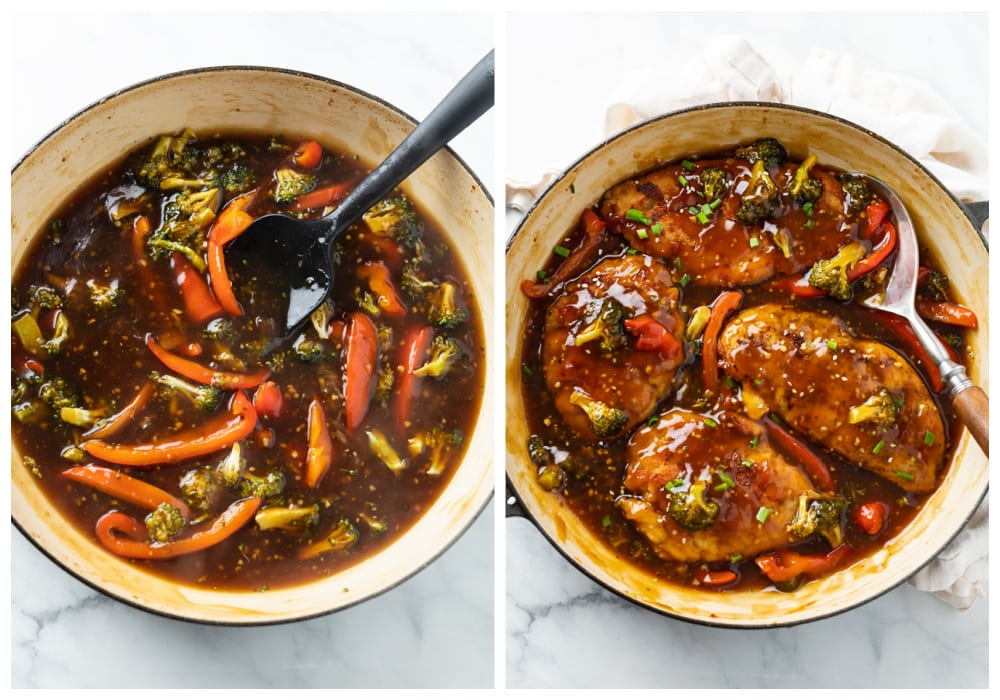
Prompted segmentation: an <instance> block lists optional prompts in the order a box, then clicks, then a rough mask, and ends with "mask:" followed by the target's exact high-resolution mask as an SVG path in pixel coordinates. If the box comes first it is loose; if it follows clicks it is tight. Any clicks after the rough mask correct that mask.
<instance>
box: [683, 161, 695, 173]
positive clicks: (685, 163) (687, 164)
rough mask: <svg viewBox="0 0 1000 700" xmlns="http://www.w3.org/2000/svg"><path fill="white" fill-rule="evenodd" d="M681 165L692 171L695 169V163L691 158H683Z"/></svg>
mask: <svg viewBox="0 0 1000 700" xmlns="http://www.w3.org/2000/svg"><path fill="white" fill-rule="evenodd" d="M681 167H682V168H684V169H685V170H687V171H689V172H690V171H691V170H694V163H692V162H691V161H689V160H682V161H681Z"/></svg>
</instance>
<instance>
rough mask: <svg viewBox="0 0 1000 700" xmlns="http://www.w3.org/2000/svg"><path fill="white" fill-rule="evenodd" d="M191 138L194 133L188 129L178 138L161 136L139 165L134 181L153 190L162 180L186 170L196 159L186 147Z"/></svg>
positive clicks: (191, 150)
mask: <svg viewBox="0 0 1000 700" xmlns="http://www.w3.org/2000/svg"><path fill="white" fill-rule="evenodd" d="M193 138H194V132H193V131H191V130H190V129H185V130H184V131H183V132H182V133H181V134H180V135H178V136H161V137H160V138H159V139H157V141H156V143H155V144H154V145H153V148H152V150H151V151H150V152H149V154H148V155H147V156H146V157H145V159H144V160H143V161H142V162H140V163H139V165H138V168H137V169H136V173H135V175H136V180H138V181H139V183H141V184H143V185H145V186H147V187H154V188H155V187H159V186H160V181H161V180H162V179H163V178H165V177H170V176H173V175H179V174H181V173H183V172H185V171H186V170H188V169H189V168H190V167H191V166H192V164H193V163H194V161H195V159H196V154H195V153H194V152H193V149H189V148H188V147H187V146H188V143H189V142H190V141H191V140H192V139H193Z"/></svg>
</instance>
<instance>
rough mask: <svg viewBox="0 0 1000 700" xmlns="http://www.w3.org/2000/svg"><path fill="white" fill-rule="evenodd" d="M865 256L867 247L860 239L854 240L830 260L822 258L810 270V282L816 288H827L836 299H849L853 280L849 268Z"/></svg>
mask: <svg viewBox="0 0 1000 700" xmlns="http://www.w3.org/2000/svg"><path fill="white" fill-rule="evenodd" d="M864 256H865V247H864V245H863V244H862V243H860V242H859V241H852V242H851V243H848V244H847V245H845V246H844V247H843V248H841V249H840V250H838V251H837V254H836V255H834V256H833V257H832V258H830V259H828V260H820V261H819V262H817V263H816V264H815V265H813V266H812V270H810V271H809V284H810V285H811V286H813V287H815V288H816V289H825V290H827V291H828V292H829V294H830V296H831V297H833V298H834V299H839V300H841V301H847V300H848V299H850V298H851V281H850V280H849V279H848V277H847V268H848V267H850V266H851V265H853V264H854V263H856V262H857V261H859V260H861V259H862V258H863V257H864Z"/></svg>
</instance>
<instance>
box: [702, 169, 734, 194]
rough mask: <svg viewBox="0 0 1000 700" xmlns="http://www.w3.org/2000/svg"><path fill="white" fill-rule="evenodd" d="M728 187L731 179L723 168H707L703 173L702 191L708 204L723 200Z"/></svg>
mask: <svg viewBox="0 0 1000 700" xmlns="http://www.w3.org/2000/svg"><path fill="white" fill-rule="evenodd" d="M727 187H729V178H728V177H727V176H726V171H725V170H723V169H722V168H705V169H704V170H703V171H702V172H701V191H702V193H703V194H704V195H705V201H706V202H714V201H715V200H716V199H721V198H722V195H723V194H724V193H725V191H726V188H727Z"/></svg>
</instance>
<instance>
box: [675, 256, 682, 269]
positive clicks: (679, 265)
mask: <svg viewBox="0 0 1000 700" xmlns="http://www.w3.org/2000/svg"><path fill="white" fill-rule="evenodd" d="M674 268H675V269H677V270H678V271H679V270H680V269H681V259H680V258H674Z"/></svg>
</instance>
